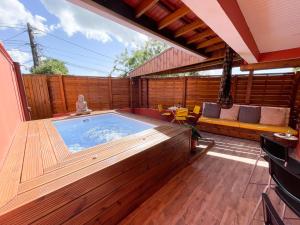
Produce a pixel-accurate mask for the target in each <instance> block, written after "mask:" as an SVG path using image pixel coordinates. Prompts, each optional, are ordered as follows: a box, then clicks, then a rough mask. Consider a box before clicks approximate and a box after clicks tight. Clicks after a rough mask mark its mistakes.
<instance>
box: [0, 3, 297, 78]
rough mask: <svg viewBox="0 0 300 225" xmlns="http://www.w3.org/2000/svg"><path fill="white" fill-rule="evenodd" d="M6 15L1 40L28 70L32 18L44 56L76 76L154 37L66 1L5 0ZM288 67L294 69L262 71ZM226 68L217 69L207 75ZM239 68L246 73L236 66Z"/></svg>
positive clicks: (100, 70) (108, 65) (1, 10)
mask: <svg viewBox="0 0 300 225" xmlns="http://www.w3.org/2000/svg"><path fill="white" fill-rule="evenodd" d="M0 15H1V17H0V41H2V42H3V43H4V46H5V48H6V49H7V50H8V51H9V53H10V55H11V56H12V57H13V59H14V60H15V61H17V62H20V64H21V65H22V67H21V69H22V72H24V73H28V72H29V68H30V67H31V66H32V57H31V52H30V47H29V44H28V42H29V40H28V34H27V32H26V23H27V22H30V24H32V26H33V27H35V28H36V30H35V32H36V35H35V36H36V41H37V43H38V46H39V49H40V55H41V57H44V58H57V59H60V60H62V61H64V62H65V63H66V65H67V67H68V69H69V73H70V74H74V75H92V76H107V75H108V74H109V73H110V72H111V71H112V67H113V62H114V59H115V58H116V56H118V55H119V54H120V53H121V52H123V51H124V49H125V48H128V49H129V50H131V49H134V48H136V47H137V46H138V45H141V44H143V43H144V42H145V41H146V40H148V37H147V36H145V35H143V34H140V33H137V32H135V31H133V30H131V29H129V28H126V27H124V26H121V25H119V24H117V23H114V22H112V21H110V20H107V19H105V18H103V17H101V16H99V15H96V14H94V13H91V12H89V11H87V10H85V9H83V8H80V7H78V6H76V5H74V4H72V3H70V2H68V1H66V0H5V1H4V0H1V1H0ZM66 41H69V42H72V43H75V45H74V44H70V43H67V42H66ZM76 45H77V46H76ZM78 46H80V47H78ZM285 71H291V69H288V70H287V69H284V70H272V71H270V70H267V71H261V72H267V73H268V72H279V73H280V72H285ZM221 72H222V71H221V70H212V71H206V72H204V73H203V72H202V73H201V74H205V75H214V74H220V73H221ZM233 73H235V74H236V73H238V74H239V73H241V72H240V71H239V69H238V68H235V69H234V70H233ZM256 73H259V71H258V72H256ZM113 75H115V76H117V75H118V73H116V72H115V73H114V74H113Z"/></svg>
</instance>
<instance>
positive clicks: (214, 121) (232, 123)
mask: <svg viewBox="0 0 300 225" xmlns="http://www.w3.org/2000/svg"><path fill="white" fill-rule="evenodd" d="M198 122H204V123H210V124H217V125H224V126H230V127H239V121H233V120H223V119H215V118H207V117H204V116H201V117H200V118H199V120H198Z"/></svg>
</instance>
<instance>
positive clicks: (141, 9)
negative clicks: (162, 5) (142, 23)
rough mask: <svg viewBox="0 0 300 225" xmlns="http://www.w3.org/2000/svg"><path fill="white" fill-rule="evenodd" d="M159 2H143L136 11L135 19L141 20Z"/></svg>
mask: <svg viewBox="0 0 300 225" xmlns="http://www.w3.org/2000/svg"><path fill="white" fill-rule="evenodd" d="M158 1H159V0H142V1H141V2H140V4H139V5H138V6H137V8H136V10H135V12H136V15H135V17H136V18H139V17H140V16H142V15H143V14H144V13H145V12H147V11H148V10H149V9H151V8H152V7H153V6H154V5H155V4H156V3H157V2H158Z"/></svg>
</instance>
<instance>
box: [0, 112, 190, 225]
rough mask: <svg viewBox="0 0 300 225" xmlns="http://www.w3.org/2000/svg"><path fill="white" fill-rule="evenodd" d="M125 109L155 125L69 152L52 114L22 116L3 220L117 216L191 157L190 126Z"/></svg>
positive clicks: (1, 206) (4, 190) (3, 175)
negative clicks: (35, 117)
mask: <svg viewBox="0 0 300 225" xmlns="http://www.w3.org/2000/svg"><path fill="white" fill-rule="evenodd" d="M97 113H99V112H97ZM124 115H125V116H129V117H132V118H136V119H138V120H142V121H145V122H149V123H152V124H154V125H156V127H155V128H153V129H149V130H146V131H143V132H140V133H138V134H134V135H130V136H127V137H125V138H122V139H120V140H116V141H112V142H109V143H106V144H102V145H98V146H96V147H92V148H90V149H87V150H85V151H81V152H77V153H71V152H69V150H68V149H67V146H66V145H65V144H64V142H63V140H62V138H61V136H60V135H59V134H58V132H57V131H56V129H55V127H54V126H53V125H52V122H51V120H50V119H46V120H36V121H29V122H25V123H23V124H22V125H21V127H20V128H19V130H18V132H17V133H16V135H15V138H14V140H13V143H12V145H11V148H10V150H9V153H8V156H7V158H6V160H5V163H4V165H3V167H2V168H1V171H0V180H1V182H0V224H14V225H15V224H29V223H34V224H61V223H69V224H83V223H85V222H89V221H93V220H96V219H97V220H99V218H100V220H101V221H103V222H105V221H110V218H114V220H115V222H117V221H118V220H119V219H122V218H123V217H124V216H125V215H127V214H128V213H129V212H130V211H131V210H132V209H134V207H136V206H137V205H138V204H140V203H141V202H142V201H143V200H144V199H146V198H147V197H148V196H149V195H150V194H151V193H153V192H154V191H155V190H157V188H159V187H160V186H161V185H163V184H164V182H165V181H167V180H168V179H169V178H170V174H174V173H175V172H176V171H178V169H179V168H182V167H183V166H184V165H186V164H187V162H188V155H189V152H190V129H187V128H183V127H179V126H178V125H174V124H170V123H166V122H162V121H157V120H153V119H149V118H145V117H141V116H137V115H133V114H124ZM175 146H176V147H175ZM177 147H178V148H177ZM170 153H171V154H170ZM174 167H175V168H174ZM128 185H129V186H128ZM120 204H122V205H124V207H125V209H123V208H122V207H120ZM116 214H118V216H115V215H116Z"/></svg>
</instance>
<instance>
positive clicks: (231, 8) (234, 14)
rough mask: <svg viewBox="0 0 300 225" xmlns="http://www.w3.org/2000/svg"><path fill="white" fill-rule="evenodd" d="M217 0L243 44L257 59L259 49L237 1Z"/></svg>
mask: <svg viewBox="0 0 300 225" xmlns="http://www.w3.org/2000/svg"><path fill="white" fill-rule="evenodd" d="M218 2H219V4H220V6H221V7H222V8H223V10H224V12H225V13H226V15H227V16H228V18H229V19H230V20H231V22H232V24H233V25H234V26H235V28H236V29H237V31H238V32H239V33H240V35H241V37H242V39H243V40H244V42H245V44H246V45H247V46H248V48H249V49H250V51H251V52H252V54H253V55H254V57H255V58H256V59H257V60H258V59H259V50H258V48H257V45H256V42H255V40H254V38H253V36H252V33H251V31H250V29H249V27H248V24H247V22H246V20H245V17H244V15H243V13H242V11H241V9H240V7H239V5H238V3H237V1H236V0H230V1H228V0H218Z"/></svg>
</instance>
